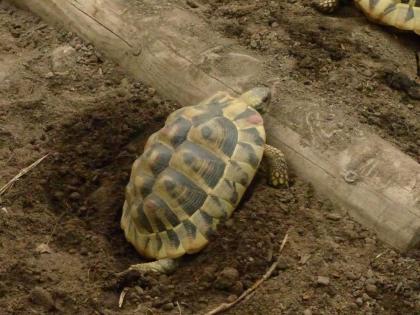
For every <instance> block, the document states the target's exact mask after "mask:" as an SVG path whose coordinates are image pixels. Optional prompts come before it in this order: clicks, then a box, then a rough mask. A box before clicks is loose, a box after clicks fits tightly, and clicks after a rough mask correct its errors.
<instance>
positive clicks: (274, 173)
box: [264, 144, 289, 188]
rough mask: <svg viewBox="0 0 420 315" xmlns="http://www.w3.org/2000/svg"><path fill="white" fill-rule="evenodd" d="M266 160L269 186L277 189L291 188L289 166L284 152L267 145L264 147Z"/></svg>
mask: <svg viewBox="0 0 420 315" xmlns="http://www.w3.org/2000/svg"><path fill="white" fill-rule="evenodd" d="M264 159H265V161H264V163H266V166H267V169H266V171H267V180H268V184H269V185H270V186H273V187H276V188H280V187H289V176H288V171H287V164H286V159H285V158H284V154H283V152H281V150H280V149H277V148H275V147H272V146H271V145H268V144H266V145H265V146H264Z"/></svg>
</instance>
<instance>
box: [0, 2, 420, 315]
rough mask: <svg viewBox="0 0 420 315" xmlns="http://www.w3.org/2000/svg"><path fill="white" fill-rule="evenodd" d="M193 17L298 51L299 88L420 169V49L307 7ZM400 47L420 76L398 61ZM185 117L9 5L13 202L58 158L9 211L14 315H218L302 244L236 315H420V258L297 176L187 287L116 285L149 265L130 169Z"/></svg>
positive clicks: (2, 68) (214, 251)
mask: <svg viewBox="0 0 420 315" xmlns="http://www.w3.org/2000/svg"><path fill="white" fill-rule="evenodd" d="M187 3H188V4H189V6H190V9H191V10H193V11H197V13H199V14H201V15H202V16H203V17H204V18H206V19H207V20H208V21H209V23H210V25H211V26H212V27H213V28H214V29H215V30H217V31H220V32H222V33H224V34H225V35H226V36H229V37H231V38H234V39H235V40H237V41H238V43H240V44H242V45H246V46H248V47H250V48H252V49H255V50H258V51H259V52H260V53H261V54H265V55H269V56H272V57H273V56H278V55H280V54H284V51H280V50H279V48H278V47H279V46H278V45H277V43H278V42H282V44H283V45H282V47H284V44H285V43H286V44H288V45H289V44H290V47H294V48H293V49H292V50H290V51H289V52H288V56H289V57H290V58H293V59H294V60H295V61H297V62H296V66H295V69H294V80H298V81H301V82H308V85H309V84H310V85H312V86H315V87H316V88H317V89H319V90H320V91H323V93H324V94H325V95H327V96H330V97H333V96H335V97H337V98H338V99H340V100H341V99H344V98H347V99H348V98H351V99H352V100H354V102H347V103H343V106H346V107H347V110H348V111H351V112H353V113H354V115H356V117H358V119H359V121H360V122H361V123H363V124H365V125H366V126H368V127H369V128H371V129H372V130H374V131H375V132H376V133H378V134H380V135H381V136H382V137H384V138H386V139H387V140H389V141H391V142H393V143H394V144H395V145H397V146H398V147H399V148H400V149H401V150H403V151H404V152H406V153H407V154H409V155H410V156H412V157H413V158H414V159H417V161H419V162H420V119H419V117H420V115H419V113H420V89H419V87H418V85H417V82H418V81H419V78H418V77H417V73H416V69H415V68H413V67H411V68H410V67H409V66H407V64H409V65H412V64H415V56H416V54H415V51H416V50H417V51H419V50H420V49H419V43H418V37H416V36H414V35H412V34H398V36H397V35H395V34H394V31H393V30H390V29H388V28H383V27H381V26H377V25H372V23H370V22H369V21H367V20H366V19H365V18H364V17H363V15H362V14H361V13H360V12H359V11H358V10H356V9H355V8H353V7H352V6H350V5H349V4H347V5H344V7H342V8H340V10H339V11H338V12H337V13H336V14H335V16H336V17H338V18H340V19H345V20H346V21H345V22H344V23H349V25H353V24H354V23H356V24H358V25H362V26H363V27H366V28H369V29H370V28H373V29H375V31H377V32H378V33H379V32H383V33H385V34H387V33H389V34H390V35H389V36H388V35H387V36H388V37H385V36H384V39H385V40H384V41H377V42H375V43H372V45H365V46H364V45H362V44H361V43H360V42H357V41H352V40H350V39H349V38H348V36H347V35H346V32H345V31H343V29H342V28H334V27H329V28H328V27H325V26H322V25H323V24H322V23H323V22H322V21H325V19H329V18H328V17H325V16H323V15H320V14H319V13H318V12H317V11H315V10H314V9H313V8H312V7H311V6H310V4H309V3H306V2H299V3H297V2H296V1H295V0H288V1H284V2H280V1H253V0H241V1H239V0H238V1H231V0H218V1H209V0H207V1H204V0H203V1H201V2H194V1H187ZM302 15H305V16H306V20H305V21H306V22H302V20H300V19H298V17H300V16H302ZM308 21H309V22H311V23H309V22H308ZM280 30H281V31H280ZM387 40H388V41H391V40H392V41H400V42H401V45H404V47H406V48H407V47H409V49H412V50H413V55H412V58H413V60H414V61H413V62H410V63H407V60H403V58H401V59H399V58H395V59H393V60H390V59H389V58H388V59H387V58H383V56H382V55H380V54H379V53H378V52H381V51H384V52H386V51H387V45H388V44H389V42H387ZM343 45H345V46H346V50H345V51H343V50H342V49H341V48H342V47H343ZM384 54H385V53H384ZM385 55H386V54H385ZM273 60H275V58H273ZM366 60H368V61H366ZM362 61H363V62H364V63H363V65H362ZM370 61H371V62H370ZM331 65H333V66H334V69H335V70H337V69H339V71H335V72H334V71H332V68H331V67H332V66H331ZM276 66H278V65H276V64H275V63H274V64H273V67H276ZM396 69H397V70H396ZM344 74H345V75H344ZM349 75H350V76H351V80H349ZM179 107H180V105H179V104H175V103H174V102H171V101H168V100H164V99H162V98H161V97H160V96H159V95H158V94H157V93H156V91H155V90H154V89H153V88H151V87H148V86H145V85H143V84H141V83H140V82H133V81H132V80H130V79H129V78H127V77H125V75H124V73H123V72H122V70H121V69H119V68H118V66H117V65H115V64H112V63H111V62H109V61H107V60H105V59H104V58H103V57H102V56H101V55H100V54H99V53H98V52H96V51H95V50H94V49H93V47H92V46H91V45H89V44H88V43H85V42H83V41H82V40H81V39H79V38H78V37H77V36H75V35H74V34H71V33H69V32H65V31H63V30H59V29H54V28H52V27H49V26H47V25H46V24H45V23H44V22H42V21H41V20H40V19H38V18H37V17H35V16H33V15H31V14H30V13H28V12H24V11H21V10H18V9H15V8H11V7H9V6H8V5H6V4H5V3H4V2H2V1H1V0H0V187H1V186H3V185H4V184H6V183H7V182H8V181H9V180H10V179H12V178H13V177H14V176H15V175H16V174H18V173H19V171H20V170H22V169H23V168H24V167H26V166H28V165H30V164H31V163H33V162H34V161H36V160H37V159H39V158H40V157H42V156H44V155H45V154H47V153H49V156H48V157H46V159H45V160H43V161H42V162H41V163H40V164H39V165H38V166H36V167H35V168H34V169H33V170H31V171H30V173H29V174H27V175H25V176H23V177H22V178H21V179H20V180H19V181H18V182H16V183H15V184H14V185H13V186H12V187H11V188H9V189H8V190H7V191H6V193H5V194H4V195H2V196H1V199H0V261H1V264H0V314H1V315H3V314H54V313H55V314H76V313H77V314H107V315H110V314H183V315H186V314H204V313H205V312H206V311H209V310H210V309H212V308H214V307H216V306H217V305H219V304H220V303H222V302H225V301H231V300H233V299H235V297H237V296H238V295H240V294H241V293H242V292H243V291H244V290H246V289H247V288H249V287H250V286H251V285H252V284H253V283H254V282H255V281H256V280H257V279H259V278H260V277H261V276H262V275H263V274H264V273H265V271H266V270H267V269H268V268H269V267H270V265H271V264H272V263H273V261H274V260H275V259H276V258H277V252H278V250H279V247H280V243H281V241H282V239H283V237H284V235H285V233H286V232H287V231H288V230H289V231H290V232H289V241H288V243H287V244H286V247H285V249H284V252H283V253H282V258H281V261H280V264H279V266H278V268H277V270H276V271H275V272H274V275H273V276H272V277H271V278H270V279H269V280H268V281H267V282H265V283H264V284H263V285H262V287H261V288H260V289H258V291H257V293H256V294H255V295H253V296H252V297H251V298H250V299H249V300H248V301H246V302H244V303H241V304H239V305H237V306H236V307H234V308H233V309H231V310H230V311H228V312H226V314H231V315H232V314H238V315H239V314H243V315H248V314H249V315H251V314H261V315H262V314H270V315H271V314H305V315H310V314H401V315H415V314H417V315H418V314H420V249H413V250H411V251H410V252H408V253H407V254H405V255H400V254H398V253H397V252H395V251H394V250H392V249H391V248H389V247H388V246H386V245H385V244H383V243H381V242H380V241H378V240H377V239H376V238H375V236H374V235H373V234H372V233H370V232H369V231H367V230H366V229H364V228H362V227H361V226H360V225H359V224H357V223H355V222H354V221H352V220H351V219H349V218H348V217H347V216H346V215H344V214H342V213H341V212H339V211H338V210H337V209H335V208H334V206H332V205H331V204H330V203H329V202H328V201H325V200H323V199H321V198H320V197H319V196H317V195H316V194H315V193H314V189H313V188H312V187H311V186H310V185H308V184H306V183H304V182H302V181H301V180H300V179H299V178H295V177H293V176H292V179H291V184H292V185H291V187H290V189H289V190H276V189H273V188H270V187H269V186H267V185H266V183H265V179H264V177H263V176H261V175H258V176H257V177H256V179H255V181H254V183H253V185H252V186H251V187H250V189H249V191H248V192H247V194H246V196H245V198H244V199H243V202H242V203H241V205H240V207H239V208H238V209H237V210H236V211H235V212H234V215H233V216H232V218H231V219H230V220H228V221H227V222H225V223H224V224H223V225H222V226H221V227H220V230H219V232H218V235H216V236H215V237H214V240H212V242H210V244H209V246H208V247H207V248H206V249H205V250H204V251H202V252H201V253H199V254H196V255H194V256H190V257H186V259H185V260H184V261H183V263H182V265H181V266H180V268H179V269H178V270H177V271H176V272H175V273H174V274H172V275H169V276H151V275H146V276H143V277H130V278H125V279H123V280H121V279H118V278H117V277H115V273H118V272H120V271H122V270H124V269H126V268H127V267H128V266H129V265H130V264H134V263H138V262H141V261H142V260H141V258H140V256H139V255H138V254H137V253H136V252H135V250H134V249H133V248H132V247H131V246H130V245H129V244H128V243H127V242H126V241H125V239H124V236H123V233H122V231H121V230H120V228H119V218H120V215H121V207H122V204H123V194H124V187H125V185H126V183H127V181H128V176H129V171H130V168H131V164H132V163H133V161H134V160H135V158H136V157H137V156H138V155H139V154H140V153H141V151H142V147H143V144H144V142H145V140H146V139H147V137H148V136H149V135H150V134H151V133H152V132H153V131H155V130H157V129H158V128H160V127H161V126H162V124H163V123H164V119H165V117H166V115H167V114H168V113H170V112H171V111H173V110H174V109H176V108H179ZM123 288H128V291H127V294H126V296H125V299H124V304H123V306H122V308H119V307H118V300H119V297H120V294H121V291H122V290H123Z"/></svg>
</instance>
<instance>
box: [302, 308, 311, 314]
mask: <svg viewBox="0 0 420 315" xmlns="http://www.w3.org/2000/svg"><path fill="white" fill-rule="evenodd" d="M303 315H312V311H311V309H310V308H307V309H306V310H304V311H303Z"/></svg>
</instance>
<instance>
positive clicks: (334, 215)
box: [326, 213, 341, 221]
mask: <svg viewBox="0 0 420 315" xmlns="http://www.w3.org/2000/svg"><path fill="white" fill-rule="evenodd" d="M326 217H327V219H328V220H331V221H339V220H340V219H341V215H339V214H337V213H328V214H327V216H326Z"/></svg>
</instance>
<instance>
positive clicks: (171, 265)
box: [118, 258, 179, 276]
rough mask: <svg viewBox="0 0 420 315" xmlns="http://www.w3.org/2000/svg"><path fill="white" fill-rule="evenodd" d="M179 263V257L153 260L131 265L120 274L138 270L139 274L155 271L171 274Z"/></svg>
mask: <svg viewBox="0 0 420 315" xmlns="http://www.w3.org/2000/svg"><path fill="white" fill-rule="evenodd" d="M178 265H179V259H170V258H167V259H160V260H156V261H152V262H147V263H142V264H136V265H131V266H130V267H129V268H128V269H127V270H125V271H123V272H120V273H119V274H118V276H124V275H125V274H128V273H129V272H133V271H134V272H137V273H139V274H143V273H148V272H155V273H163V274H170V273H172V272H174V271H175V270H176V268H177V267H178Z"/></svg>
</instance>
